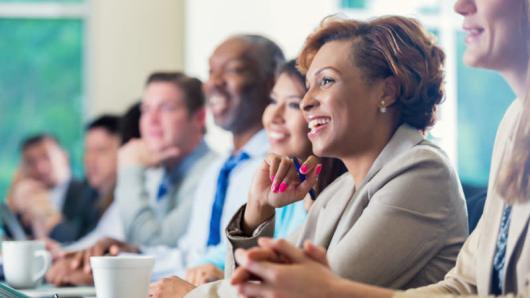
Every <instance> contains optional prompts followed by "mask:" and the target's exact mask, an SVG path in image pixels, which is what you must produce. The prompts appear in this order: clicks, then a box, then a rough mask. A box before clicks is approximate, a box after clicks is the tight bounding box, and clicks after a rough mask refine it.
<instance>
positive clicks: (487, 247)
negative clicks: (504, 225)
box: [476, 190, 503, 295]
mask: <svg viewBox="0 0 530 298" xmlns="http://www.w3.org/2000/svg"><path fill="white" fill-rule="evenodd" d="M493 192H494V190H492V191H490V193H489V194H488V198H487V202H489V201H491V203H490V204H491V205H489V206H488V205H487V204H486V206H485V207H484V208H488V210H486V209H484V214H483V215H482V219H481V220H483V221H486V222H484V223H483V226H484V227H491V228H492V230H488V231H486V230H484V229H482V230H481V232H482V233H483V234H481V235H480V240H479V241H480V242H479V247H478V251H477V254H478V256H477V258H476V259H477V260H479V261H478V262H477V264H476V266H477V270H476V272H477V273H476V274H477V290H478V293H479V294H480V295H487V294H488V293H489V292H490V288H491V274H492V271H493V257H494V255H495V250H496V248H497V238H498V235H499V228H500V225H501V217H502V211H503V203H502V202H503V201H502V200H500V199H499V198H498V197H497V196H496V195H495V194H494V193H493ZM490 196H493V197H490ZM481 246H482V247H481Z"/></svg>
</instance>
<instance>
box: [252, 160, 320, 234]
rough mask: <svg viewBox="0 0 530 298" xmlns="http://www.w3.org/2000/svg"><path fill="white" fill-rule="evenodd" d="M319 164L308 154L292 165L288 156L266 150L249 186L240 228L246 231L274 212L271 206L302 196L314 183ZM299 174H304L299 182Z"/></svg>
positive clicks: (285, 203)
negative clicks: (266, 152) (302, 179)
mask: <svg viewBox="0 0 530 298" xmlns="http://www.w3.org/2000/svg"><path fill="white" fill-rule="evenodd" d="M321 169H322V165H321V164H319V163H318V159H317V157H315V156H310V157H309V158H307V160H305V161H304V163H303V164H302V165H301V166H300V172H298V171H297V170H296V168H295V165H294V163H293V160H292V159H291V158H289V157H285V156H279V155H275V154H269V155H268V156H267V157H266V158H265V160H264V161H263V163H262V165H261V167H260V169H259V170H258V172H257V174H256V177H255V178H254V181H253V182H252V186H251V188H250V193H249V199H248V204H247V207H246V209H245V216H244V225H243V229H244V231H245V233H247V234H249V233H252V231H254V229H255V228H256V227H257V226H259V225H260V224H261V223H262V222H264V221H265V220H267V219H269V218H271V217H272V216H273V215H274V209H275V208H279V207H283V206H285V205H288V204H291V203H293V202H296V201H299V200H302V199H303V198H304V197H305V196H306V195H307V193H308V192H309V191H310V190H311V188H312V187H313V186H314V185H315V184H316V182H317V178H318V174H320V171H321ZM299 174H303V175H305V176H306V179H305V181H303V182H300V178H299Z"/></svg>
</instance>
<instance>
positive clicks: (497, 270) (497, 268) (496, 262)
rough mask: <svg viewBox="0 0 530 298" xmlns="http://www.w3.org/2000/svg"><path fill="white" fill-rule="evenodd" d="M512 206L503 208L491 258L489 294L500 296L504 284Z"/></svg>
mask: <svg viewBox="0 0 530 298" xmlns="http://www.w3.org/2000/svg"><path fill="white" fill-rule="evenodd" d="M511 213H512V206H506V207H504V211H503V212H502V219H501V227H500V229H499V236H498V238H497V247H496V251H495V256H494V257H493V273H492V274H493V276H492V281H491V291H492V293H491V294H494V295H501V294H502V290H503V286H504V285H503V284H504V271H505V270H506V267H505V265H506V245H507V241H508V231H509V228H510V219H511Z"/></svg>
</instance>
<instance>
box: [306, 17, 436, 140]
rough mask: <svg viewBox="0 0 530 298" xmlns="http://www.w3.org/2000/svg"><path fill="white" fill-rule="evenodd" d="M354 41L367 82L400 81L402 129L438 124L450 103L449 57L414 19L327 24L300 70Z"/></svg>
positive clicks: (310, 43) (356, 61)
mask: <svg viewBox="0 0 530 298" xmlns="http://www.w3.org/2000/svg"><path fill="white" fill-rule="evenodd" d="M337 40H338V41H343V40H351V41H352V47H351V58H352V62H353V65H355V66H357V67H358V68H359V69H360V70H361V72H362V73H363V79H364V80H365V81H366V82H368V83H369V82H372V81H375V80H377V79H384V78H387V77H390V76H392V77H394V78H395V79H396V81H397V82H398V88H399V89H398V90H399V91H398V95H397V98H396V107H397V108H398V109H399V112H400V121H399V122H400V124H401V123H407V124H409V125H410V126H412V127H415V128H417V129H420V130H424V129H426V128H427V127H429V126H432V125H433V124H434V122H435V115H436V107H437V105H439V104H440V103H441V102H442V100H443V98H444V86H443V81H444V60H445V54H444V52H443V51H442V50H441V49H440V48H439V47H438V46H437V45H436V44H435V42H434V38H433V36H432V35H431V34H429V33H428V32H427V31H426V30H425V29H424V28H423V27H422V26H421V25H420V24H419V22H417V21H416V20H414V19H411V18H406V17H401V16H385V17H379V18H375V19H372V20H370V21H367V22H363V21H357V20H351V19H343V18H339V17H337V16H331V17H327V18H325V19H324V20H323V21H322V23H321V24H320V26H319V27H318V28H317V30H316V31H315V32H314V33H312V34H311V35H310V36H309V37H308V38H307V40H306V43H305V45H304V47H303V49H302V52H301V54H300V56H299V58H298V67H299V68H300V70H301V71H302V72H303V73H305V72H307V70H308V68H309V66H310V65H311V62H312V61H313V58H314V57H315V55H316V53H317V52H318V50H319V49H320V48H321V47H322V46H323V45H324V44H326V43H328V42H331V41H337Z"/></svg>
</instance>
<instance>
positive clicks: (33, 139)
mask: <svg viewBox="0 0 530 298" xmlns="http://www.w3.org/2000/svg"><path fill="white" fill-rule="evenodd" d="M45 140H52V141H54V142H55V143H57V144H59V141H58V140H57V138H56V137H55V136H53V135H51V134H48V133H37V134H34V135H30V136H29V137H26V138H25V139H23V140H22V141H21V142H20V151H21V152H24V151H26V150H27V149H29V148H30V147H33V146H35V145H38V144H40V143H42V142H44V141H45Z"/></svg>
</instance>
